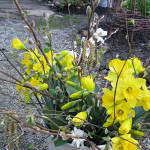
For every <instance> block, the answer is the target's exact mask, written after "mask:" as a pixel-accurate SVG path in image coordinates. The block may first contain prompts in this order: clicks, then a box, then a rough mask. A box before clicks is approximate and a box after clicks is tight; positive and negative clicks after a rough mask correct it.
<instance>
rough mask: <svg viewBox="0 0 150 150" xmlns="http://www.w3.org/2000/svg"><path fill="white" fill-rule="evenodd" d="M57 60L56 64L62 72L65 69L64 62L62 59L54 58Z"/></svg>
mask: <svg viewBox="0 0 150 150" xmlns="http://www.w3.org/2000/svg"><path fill="white" fill-rule="evenodd" d="M54 59H55V60H56V64H57V66H58V68H59V69H60V70H61V69H62V67H63V62H62V61H61V60H60V59H57V58H54Z"/></svg>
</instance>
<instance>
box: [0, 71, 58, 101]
mask: <svg viewBox="0 0 150 150" xmlns="http://www.w3.org/2000/svg"><path fill="white" fill-rule="evenodd" d="M0 72H1V73H3V74H5V75H7V76H9V77H10V78H12V79H14V80H16V81H17V82H19V83H20V85H21V86H22V87H26V88H29V89H31V90H32V91H34V92H36V93H40V94H42V95H45V96H48V97H51V98H52V99H55V100H56V101H58V102H59V101H60V100H59V99H57V98H56V97H54V96H52V95H51V94H49V93H48V92H45V93H44V92H41V91H39V90H38V89H37V88H35V87H34V86H32V85H31V84H29V83H22V82H21V81H20V80H18V79H17V78H15V77H13V76H12V75H10V74H8V73H6V72H4V71H2V70H0Z"/></svg>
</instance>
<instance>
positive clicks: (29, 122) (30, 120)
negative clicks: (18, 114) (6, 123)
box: [26, 117, 32, 126]
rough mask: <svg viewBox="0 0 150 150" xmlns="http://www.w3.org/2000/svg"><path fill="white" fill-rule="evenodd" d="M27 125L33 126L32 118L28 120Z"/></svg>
mask: <svg viewBox="0 0 150 150" xmlns="http://www.w3.org/2000/svg"><path fill="white" fill-rule="evenodd" d="M26 124H27V125H28V126H29V125H31V124H32V119H31V117H30V118H29V119H28V120H27V122H26Z"/></svg>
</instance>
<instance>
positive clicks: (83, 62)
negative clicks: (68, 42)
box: [81, 40, 88, 76]
mask: <svg viewBox="0 0 150 150" xmlns="http://www.w3.org/2000/svg"><path fill="white" fill-rule="evenodd" d="M87 45H88V41H87V40H86V41H84V42H83V53H82V66H81V68H82V71H83V74H84V76H85V66H86V49H87Z"/></svg>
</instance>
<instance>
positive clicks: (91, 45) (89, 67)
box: [88, 41, 94, 74]
mask: <svg viewBox="0 0 150 150" xmlns="http://www.w3.org/2000/svg"><path fill="white" fill-rule="evenodd" d="M89 47H90V55H89V61H88V69H89V74H90V73H91V70H92V67H93V63H94V45H93V44H92V42H90V41H89Z"/></svg>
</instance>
